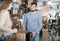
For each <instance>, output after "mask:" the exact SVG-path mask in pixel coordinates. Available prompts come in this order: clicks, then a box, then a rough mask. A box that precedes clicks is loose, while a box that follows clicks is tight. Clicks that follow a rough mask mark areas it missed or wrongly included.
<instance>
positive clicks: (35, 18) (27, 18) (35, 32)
mask: <svg viewBox="0 0 60 41" xmlns="http://www.w3.org/2000/svg"><path fill="white" fill-rule="evenodd" d="M36 7H37V4H36V3H35V2H32V3H31V6H30V11H31V12H28V13H27V14H25V15H24V20H23V27H22V28H23V29H24V30H25V28H26V27H27V31H28V32H31V33H32V34H31V35H32V37H33V38H32V39H31V41H39V39H40V38H39V31H40V30H41V29H42V18H41V16H40V14H39V13H38V12H37V10H36ZM28 32H27V33H28Z"/></svg>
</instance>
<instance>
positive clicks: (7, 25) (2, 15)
mask: <svg viewBox="0 0 60 41" xmlns="http://www.w3.org/2000/svg"><path fill="white" fill-rule="evenodd" d="M11 27H12V21H11V19H10V15H9V12H8V11H2V12H0V36H1V35H2V33H3V34H4V35H9V34H13V30H12V29H11Z"/></svg>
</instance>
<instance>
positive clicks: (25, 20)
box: [22, 14, 27, 30]
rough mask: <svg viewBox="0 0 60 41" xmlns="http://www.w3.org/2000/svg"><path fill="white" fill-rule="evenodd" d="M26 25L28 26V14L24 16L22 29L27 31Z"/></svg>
mask: <svg viewBox="0 0 60 41" xmlns="http://www.w3.org/2000/svg"><path fill="white" fill-rule="evenodd" d="M26 25H27V17H26V14H25V15H24V18H23V25H22V28H23V29H24V30H25V29H26Z"/></svg>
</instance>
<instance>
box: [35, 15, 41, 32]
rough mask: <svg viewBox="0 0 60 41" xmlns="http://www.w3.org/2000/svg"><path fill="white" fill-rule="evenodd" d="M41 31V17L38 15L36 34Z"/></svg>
mask: <svg viewBox="0 0 60 41" xmlns="http://www.w3.org/2000/svg"><path fill="white" fill-rule="evenodd" d="M41 29H42V17H41V16H40V15H39V18H38V30H36V32H39V31H41Z"/></svg>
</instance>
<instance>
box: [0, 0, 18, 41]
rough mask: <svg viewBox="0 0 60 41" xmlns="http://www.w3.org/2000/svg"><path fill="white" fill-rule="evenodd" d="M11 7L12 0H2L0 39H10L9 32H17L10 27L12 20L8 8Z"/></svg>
mask: <svg viewBox="0 0 60 41" xmlns="http://www.w3.org/2000/svg"><path fill="white" fill-rule="evenodd" d="M11 7H12V0H3V1H2V7H0V41H2V40H4V39H11V38H12V36H11V34H13V33H17V29H12V28H11V27H12V21H11V19H10V15H9V12H8V10H10V9H11Z"/></svg>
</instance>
